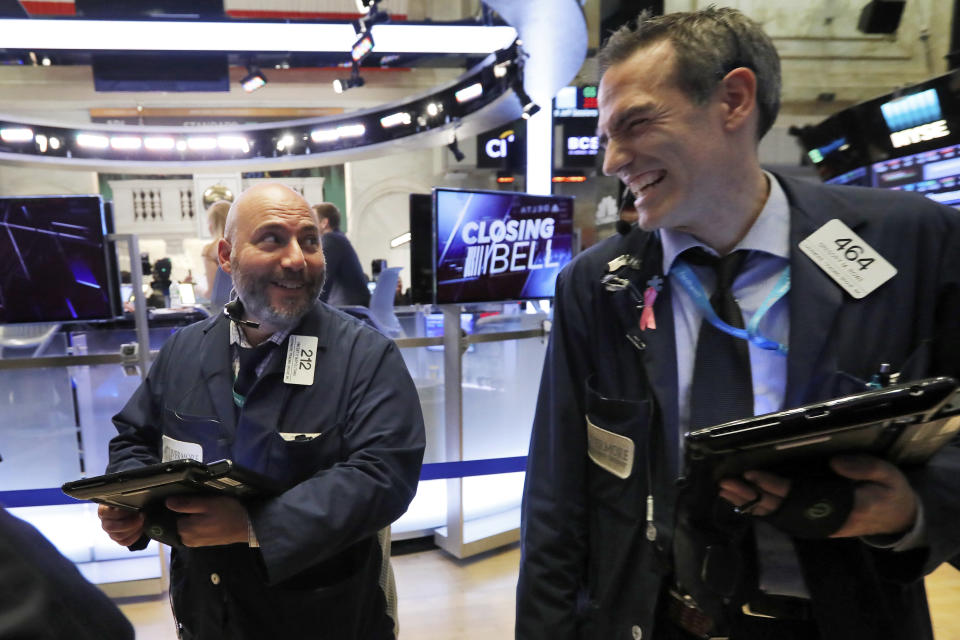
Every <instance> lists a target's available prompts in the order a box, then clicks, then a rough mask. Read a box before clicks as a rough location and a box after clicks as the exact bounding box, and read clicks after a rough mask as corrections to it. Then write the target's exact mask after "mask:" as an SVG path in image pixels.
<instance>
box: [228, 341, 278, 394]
mask: <svg viewBox="0 0 960 640" xmlns="http://www.w3.org/2000/svg"><path fill="white" fill-rule="evenodd" d="M275 346H276V344H275V343H273V342H271V341H270V340H267V341H266V342H264V343H262V344H260V345H258V346H256V347H252V348H245V347H240V349H239V359H240V367H239V368H238V369H237V379H236V380H235V381H234V383H233V391H234V394H235V396H236V397H237V400H238V404H239V405H240V406H243V401H244V400H246V397H247V394H248V393H250V389H251V388H252V387H253V383H254V382H256V381H257V367H259V366H260V364H261V363H262V362H263V361H264V359H265V358H266V357H267V356H268V355H270V353H271V352H272V351H273V347H275ZM241 398H242V399H243V400H240V399H241Z"/></svg>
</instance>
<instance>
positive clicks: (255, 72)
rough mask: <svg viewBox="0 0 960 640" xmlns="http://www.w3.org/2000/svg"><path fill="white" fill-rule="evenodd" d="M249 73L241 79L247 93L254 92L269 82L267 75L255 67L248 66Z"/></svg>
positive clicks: (241, 84)
mask: <svg viewBox="0 0 960 640" xmlns="http://www.w3.org/2000/svg"><path fill="white" fill-rule="evenodd" d="M247 71H249V73H248V74H247V75H245V76H244V77H243V79H242V80H240V86H241V87H243V90H244V91H246V92H247V93H253V92H254V91H256V90H257V89H259V88H260V87H262V86H263V85H265V84H267V76H265V75H263V72H262V71H260V70H259V69H257V68H255V67H247Z"/></svg>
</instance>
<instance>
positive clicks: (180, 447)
mask: <svg viewBox="0 0 960 640" xmlns="http://www.w3.org/2000/svg"><path fill="white" fill-rule="evenodd" d="M184 459H189V460H196V461H197V462H203V447H202V446H200V445H199V444H197V443H196V442H184V441H183V440H174V439H173V438H171V437H170V436H163V457H162V458H161V460H160V461H161V462H173V461H174V460H184Z"/></svg>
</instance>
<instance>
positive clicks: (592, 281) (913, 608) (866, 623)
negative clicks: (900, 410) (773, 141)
mask: <svg viewBox="0 0 960 640" xmlns="http://www.w3.org/2000/svg"><path fill="white" fill-rule="evenodd" d="M779 180H780V183H781V185H782V186H783V188H784V191H785V192H786V194H787V198H788V200H789V202H790V247H791V249H790V268H791V289H790V293H789V296H790V298H789V299H790V354H789V357H788V361H787V389H786V398H785V405H786V408H790V407H795V406H799V405H802V404H804V403H807V402H815V401H819V400H823V399H826V398H831V397H837V396H841V395H845V394H846V393H853V392H854V391H860V390H863V388H864V387H863V385H862V384H859V385H853V384H852V382H853V381H855V379H856V378H859V379H861V380H868V379H869V378H870V376H871V374H873V373H875V372H876V371H877V370H878V369H879V367H880V364H881V363H884V362H886V363H890V364H891V365H892V366H893V370H895V371H900V372H901V373H902V376H901V379H902V380H910V379H916V378H921V377H924V376H928V375H953V376H957V375H960V214H958V213H957V212H956V211H954V210H951V209H948V208H946V207H942V206H940V205H937V204H934V203H932V202H930V201H929V200H926V199H924V198H922V197H917V196H916V195H906V194H901V193H898V192H889V191H880V190H875V189H862V188H853V187H831V186H820V185H811V184H809V183H804V182H800V181H796V180H791V179H787V178H779ZM833 218H838V219H840V220H842V221H843V222H844V223H845V224H846V225H847V226H849V227H850V228H851V229H852V230H853V231H854V232H855V233H857V234H858V235H859V236H860V237H861V238H862V239H863V240H864V241H865V242H867V243H868V244H869V245H870V246H871V247H873V248H874V250H876V251H877V252H878V253H879V254H880V255H882V256H883V257H884V258H886V259H887V260H888V261H890V262H891V263H892V264H893V265H894V267H896V268H897V270H898V273H897V275H896V276H895V277H893V278H892V279H891V280H889V281H888V282H886V283H885V284H884V285H882V286H881V287H880V288H878V289H877V290H876V291H874V292H873V293H871V294H870V295H868V296H866V297H865V298H863V299H861V300H856V299H853V298H852V297H850V296H849V295H847V294H846V293H844V292H843V290H842V289H840V287H839V286H837V285H836V283H834V282H833V280H831V279H830V278H829V277H828V276H827V275H826V274H825V273H824V272H823V271H822V270H821V269H820V268H819V267H817V266H816V265H815V264H814V263H813V262H812V261H811V260H810V259H809V258H807V257H806V255H804V254H803V253H802V252H801V251H800V250H799V248H798V244H799V242H800V241H801V240H803V239H804V238H806V237H808V236H809V235H810V234H811V233H813V232H814V231H816V230H817V229H819V228H820V227H821V226H822V225H823V224H824V223H826V222H827V221H829V220H831V219H833ZM631 235H634V236H636V243H635V244H636V246H637V247H639V249H638V250H637V255H636V256H635V257H637V258H639V259H640V260H641V263H640V265H641V266H640V269H639V271H640V274H639V275H640V277H638V278H637V280H638V282H640V283H641V286H642V285H643V284H644V283H648V282H650V279H651V278H653V277H655V276H657V277H662V276H663V274H662V273H661V271H662V251H661V248H660V243H659V239H658V237H657V236H656V235H653V234H646V233H644V232H642V231H640V230H638V229H634V230H633V231H632V232H631ZM630 237H631V236H630V235H628V236H627V237H626V238H611V239H609V240H607V241H604V242H602V243H600V244H598V245H597V246H595V247H591V248H590V249H589V250H588V251H586V252H584V253H582V254H580V255H579V256H578V257H577V258H576V259H575V260H574V261H573V262H571V263H570V264H569V265H568V266H567V267H566V268H565V269H564V270H563V271H562V272H561V274H560V277H559V278H558V280H557V296H556V311H555V316H554V325H553V331H552V332H551V336H550V346H549V348H548V350H547V359H546V364H545V368H544V374H543V379H542V382H541V389H540V398H539V403H538V406H537V413H536V418H535V420H534V425H533V435H532V439H531V444H530V457H529V460H528V464H527V477H526V487H525V490H524V502H523V523H522V544H523V549H522V560H521V563H520V576H519V584H518V589H517V634H516V637H517V639H518V640H547V639H548V638H549V639H550V640H580V639H583V640H587V639H590V640H592V639H594V638H603V639H604V640H607V639H609V640H630V639H634V640H636V639H637V638H641V637H642V638H643V639H644V640H647V639H649V638H657V637H658V631H657V629H656V628H655V627H654V622H655V611H656V607H657V600H658V596H659V594H660V593H661V591H662V588H663V586H664V581H665V580H667V576H668V574H670V572H671V571H672V569H673V566H672V565H671V563H672V561H673V560H674V557H673V550H674V547H673V533H674V526H673V525H674V506H675V503H676V500H677V491H678V489H677V485H676V480H677V478H678V477H679V475H680V474H681V473H682V466H681V464H682V451H681V448H680V443H681V439H682V434H681V433H680V432H679V425H678V418H677V415H678V409H679V403H678V402H677V368H676V367H677V365H676V353H675V342H676V341H675V337H674V332H673V315H672V307H671V302H670V298H671V286H670V285H671V282H670V279H667V280H666V282H664V283H663V289H662V290H661V291H660V293H659V295H658V297H657V300H656V303H655V305H654V312H655V315H656V328H655V329H654V328H649V329H647V330H646V331H644V332H643V335H642V336H641V342H640V343H638V344H641V343H642V344H641V347H642V348H637V347H635V346H634V345H632V344H631V342H630V341H629V340H628V339H627V337H626V336H627V332H628V331H629V330H632V329H633V328H634V327H636V319H635V318H633V317H632V316H631V317H630V318H629V320H630V322H625V321H624V320H623V319H622V314H620V313H619V309H618V306H617V305H616V304H615V299H614V298H615V295H616V294H611V293H608V292H607V291H605V289H604V287H603V286H602V285H601V278H602V277H603V276H604V274H605V273H607V270H608V263H609V262H610V261H612V260H614V259H615V258H617V257H619V256H620V255H622V254H623V253H624V252H625V246H624V244H625V243H624V241H625V240H627V241H629V240H630ZM626 244H627V245H629V244H630V243H629V242H627V243H626ZM628 251H629V249H628ZM588 420H589V422H590V423H592V424H593V425H596V426H597V427H599V428H600V429H603V430H605V431H607V432H609V433H611V434H613V435H612V436H611V437H612V438H617V439H619V441H620V442H630V443H632V444H630V448H631V449H632V450H633V458H632V463H631V465H629V466H628V469H629V473H626V474H621V475H620V476H618V475H615V474H614V473H613V472H611V471H609V470H607V469H606V468H603V467H601V466H600V464H599V463H597V462H595V457H594V456H592V455H591V454H595V453H599V452H600V451H599V450H598V449H596V448H594V449H592V448H591V444H590V442H589V439H588V437H587V434H588V428H589V427H588ZM601 446H602V445H601ZM623 476H625V477H623ZM908 478H909V480H910V482H911V484H912V486H913V488H914V490H915V491H916V492H917V494H918V495H919V497H920V500H921V501H922V503H923V508H924V514H925V518H926V540H925V543H926V544H925V545H923V546H921V547H920V548H917V549H914V550H911V551H905V552H902V553H894V552H892V551H884V550H878V549H875V548H873V547H870V546H868V545H866V544H865V543H864V542H862V541H861V540H859V539H857V538H853V539H850V538H846V539H827V540H794V546H795V547H796V550H797V555H798V559H799V561H800V565H801V570H802V572H803V577H804V580H805V582H806V584H807V587H808V589H809V590H810V593H811V600H812V605H813V615H814V618H815V619H816V622H817V624H818V626H819V628H820V633H821V636H822V637H823V638H824V640H875V639H876V638H884V640H922V639H928V640H929V639H932V637H933V632H932V629H931V628H930V620H929V616H928V613H927V604H926V597H925V594H924V589H923V581H922V578H923V576H924V574H926V573H929V572H930V571H933V569H934V568H935V567H936V566H937V565H938V564H940V563H942V562H944V561H946V560H949V559H952V558H955V557H956V556H957V554H958V553H960V492H958V491H957V487H958V486H960V443H954V445H953V446H948V447H946V448H945V449H943V450H942V451H940V452H939V453H938V454H937V455H936V456H935V457H934V458H933V459H931V460H930V462H929V463H928V464H927V465H926V466H925V467H923V468H920V469H912V470H910V471H909V472H908ZM647 496H652V498H653V502H654V505H655V508H654V510H653V514H652V517H653V521H652V522H651V523H650V524H652V525H653V528H652V529H651V528H649V527H648V526H647V524H648V523H647V504H648V502H647Z"/></svg>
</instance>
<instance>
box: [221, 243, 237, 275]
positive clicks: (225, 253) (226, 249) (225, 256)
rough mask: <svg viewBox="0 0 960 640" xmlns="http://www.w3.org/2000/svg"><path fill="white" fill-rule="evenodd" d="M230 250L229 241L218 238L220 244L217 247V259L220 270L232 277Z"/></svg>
mask: <svg viewBox="0 0 960 640" xmlns="http://www.w3.org/2000/svg"><path fill="white" fill-rule="evenodd" d="M230 249H231V247H230V241H229V240H227V239H226V238H220V243H219V244H218V245H217V258H218V259H219V260H220V268H221V269H223V270H224V271H226V272H227V273H229V274H231V275H232V273H233V272H232V271H231V268H232V267H231V265H230Z"/></svg>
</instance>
